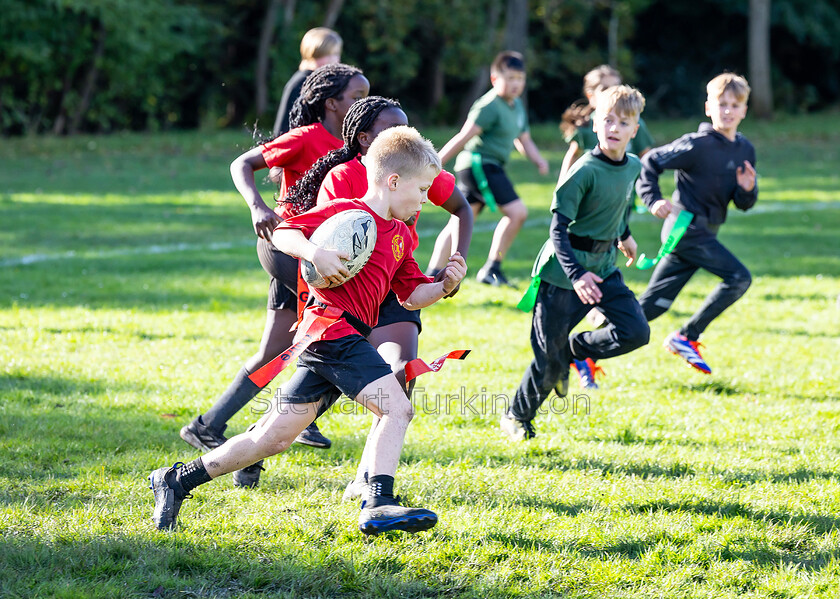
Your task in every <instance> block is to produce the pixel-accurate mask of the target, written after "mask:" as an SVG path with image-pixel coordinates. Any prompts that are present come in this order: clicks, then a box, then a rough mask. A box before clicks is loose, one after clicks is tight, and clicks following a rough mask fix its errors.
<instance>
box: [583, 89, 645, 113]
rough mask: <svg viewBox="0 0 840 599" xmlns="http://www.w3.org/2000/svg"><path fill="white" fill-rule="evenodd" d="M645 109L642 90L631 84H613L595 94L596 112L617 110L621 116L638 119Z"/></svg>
mask: <svg viewBox="0 0 840 599" xmlns="http://www.w3.org/2000/svg"><path fill="white" fill-rule="evenodd" d="M644 109H645V97H644V96H643V95H642V92H640V91H639V90H637V89H636V88H635V87H630V86H629V85H613V86H612V87H608V88H607V89H604V90H601V91H600V92H598V93H597V94H596V96H595V112H598V113H600V114H606V113H608V112H609V111H610V110H615V112H616V113H617V114H618V115H620V116H626V117H633V118H635V119H636V120H638V119H639V117H640V116H641V114H642V111H643V110H644Z"/></svg>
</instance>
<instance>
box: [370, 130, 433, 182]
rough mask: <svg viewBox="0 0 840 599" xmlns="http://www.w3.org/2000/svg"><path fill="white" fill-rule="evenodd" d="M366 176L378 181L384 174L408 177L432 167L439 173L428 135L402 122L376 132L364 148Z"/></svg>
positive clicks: (381, 179) (372, 180) (384, 176)
mask: <svg viewBox="0 0 840 599" xmlns="http://www.w3.org/2000/svg"><path fill="white" fill-rule="evenodd" d="M365 161H366V162H367V169H368V179H369V180H370V181H371V182H373V183H380V182H382V181H383V180H384V179H385V178H386V177H388V175H390V174H392V173H396V174H398V175H400V176H402V177H406V178H411V177H416V176H418V175H420V174H422V173H423V171H425V170H426V169H428V168H429V167H432V168H433V169H434V170H435V172H436V173H440V170H441V164H440V157H439V156H438V154H437V152H436V151H435V147H434V146H433V145H432V142H430V141H429V140H428V139H425V138H424V137H423V136H422V135H420V134H419V133H418V132H417V129H414V128H413V127H408V126H405V125H399V126H397V127H389V128H388V129H386V130H385V131H383V132H382V133H380V134H379V135H377V136H376V139H374V140H373V143H372V144H370V148H368V151H367V154H366V158H365Z"/></svg>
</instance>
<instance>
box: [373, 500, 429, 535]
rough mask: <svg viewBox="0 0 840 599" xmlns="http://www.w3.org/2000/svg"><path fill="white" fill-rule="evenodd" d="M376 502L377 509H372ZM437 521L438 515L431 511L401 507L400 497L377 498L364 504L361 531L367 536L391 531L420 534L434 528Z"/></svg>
mask: <svg viewBox="0 0 840 599" xmlns="http://www.w3.org/2000/svg"><path fill="white" fill-rule="evenodd" d="M374 502H375V507H370V506H371V503H374ZM437 521H438V517H437V514H435V513H434V512H433V511H431V510H427V509H424V508H411V507H403V506H401V505H400V502H399V497H395V498H387V499H386V498H384V497H376V498H374V499H373V500H371V501H363V502H362V511H361V513H360V514H359V530H361V531H362V532H363V533H364V534H366V535H378V534H379V533H381V532H388V531H390V530H404V531H406V532H420V531H421V530H428V529H430V528H432V527H433V526H434V525H435V524H437Z"/></svg>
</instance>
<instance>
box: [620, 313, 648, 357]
mask: <svg viewBox="0 0 840 599" xmlns="http://www.w3.org/2000/svg"><path fill="white" fill-rule="evenodd" d="M649 342H650V326H649V325H648V323H647V322H646V321H644V320H639V321H637V322H635V323H634V324H633V326H631V327H629V328H628V329H627V331H626V332H625V334H624V335H622V345H623V346H624V347H626V348H627V351H631V350H634V349H637V348H639V347H642V346H643V345H647V344H648V343H649Z"/></svg>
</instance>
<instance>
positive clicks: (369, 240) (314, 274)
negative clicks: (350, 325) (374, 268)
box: [300, 210, 376, 289]
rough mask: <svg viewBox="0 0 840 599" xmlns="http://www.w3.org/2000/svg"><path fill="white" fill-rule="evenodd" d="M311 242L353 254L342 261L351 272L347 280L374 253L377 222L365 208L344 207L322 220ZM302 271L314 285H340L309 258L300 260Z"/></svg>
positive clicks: (321, 246)
mask: <svg viewBox="0 0 840 599" xmlns="http://www.w3.org/2000/svg"><path fill="white" fill-rule="evenodd" d="M309 241H311V242H312V243H314V244H315V245H317V246H318V247H320V248H324V249H328V250H338V251H339V252H344V253H346V254H347V255H348V256H350V259H349V260H342V262H344V266H346V267H347V270H349V271H350V276H349V277H347V279H346V280H345V283H346V282H347V281H349V280H350V279H352V278H353V277H354V276H356V275H357V274H358V273H359V271H360V270H362V267H363V266H364V265H365V264H367V261H368V259H369V258H370V255H371V254H372V253H373V248H374V246H375V245H376V222H375V221H374V220H373V216H371V215H370V213H369V212H367V211H366V210H345V211H344V212H339V213H338V214H334V215H332V216H331V217H329V218H328V219H327V220H325V221H324V222H322V223H321V224H320V225H319V226H318V228H317V229H315V232H314V233H312V235H311V236H310V237H309ZM300 271H301V275H302V276H303V280H304V281H306V282H307V283H308V284H309V285H310V286H311V287H315V288H316V289H326V288H329V287H338V285H335V284H331V283H330V282H329V281H327V280H326V279H324V278H323V277H322V276H321V275H320V274H319V273H318V271H317V270H315V265H314V264H312V263H311V262H309V261H307V260H301V261H300Z"/></svg>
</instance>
